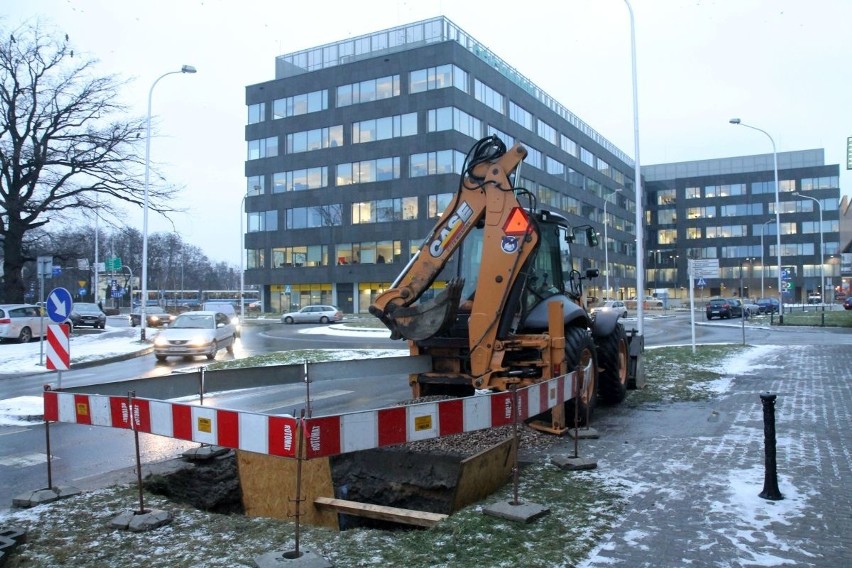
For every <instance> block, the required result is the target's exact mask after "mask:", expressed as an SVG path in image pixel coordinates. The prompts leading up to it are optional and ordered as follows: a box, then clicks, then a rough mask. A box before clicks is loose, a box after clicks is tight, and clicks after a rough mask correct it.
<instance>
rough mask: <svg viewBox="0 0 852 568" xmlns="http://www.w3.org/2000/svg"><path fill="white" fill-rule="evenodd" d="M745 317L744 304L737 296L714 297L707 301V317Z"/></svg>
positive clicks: (709, 318)
mask: <svg viewBox="0 0 852 568" xmlns="http://www.w3.org/2000/svg"><path fill="white" fill-rule="evenodd" d="M741 317H743V304H742V302H740V301H739V300H738V299H736V298H712V299H711V300H710V301H709V302H707V319H708V320H711V319H713V318H719V319H730V318H741Z"/></svg>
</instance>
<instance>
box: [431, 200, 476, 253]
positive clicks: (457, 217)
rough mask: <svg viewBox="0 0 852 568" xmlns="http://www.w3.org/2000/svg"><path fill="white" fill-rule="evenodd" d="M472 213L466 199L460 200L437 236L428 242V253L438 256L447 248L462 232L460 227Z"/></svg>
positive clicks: (462, 226)
mask: <svg viewBox="0 0 852 568" xmlns="http://www.w3.org/2000/svg"><path fill="white" fill-rule="evenodd" d="M472 215H473V209H471V207H470V205H468V204H467V202H466V201H462V203H461V205H459V208H458V209H457V210H456V212H455V213H453V215H452V217H450V220H449V221H447V224H446V225H445V226H444V228H443V229H441V232H440V233H438V236H437V237H436V238H435V240H433V241H432V242H431V243H430V244H429V253H430V254H431V255H432V256H434V257H435V258H438V257H439V256H441V255H442V254H444V252H445V251H446V250H447V247H448V246H449V245H450V244H452V243H453V242H455V241H456V240H457V239H458V238H459V236H460V235H461V233H462V229H463V228H464V226H465V225H466V224H467V222H468V221H469V220H470V218H471V216H472Z"/></svg>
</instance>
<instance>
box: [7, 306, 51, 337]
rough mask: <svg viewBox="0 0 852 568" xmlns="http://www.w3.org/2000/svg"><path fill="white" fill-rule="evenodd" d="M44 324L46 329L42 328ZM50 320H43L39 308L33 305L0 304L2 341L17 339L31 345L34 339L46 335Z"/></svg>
mask: <svg viewBox="0 0 852 568" xmlns="http://www.w3.org/2000/svg"><path fill="white" fill-rule="evenodd" d="M42 322H44V326H45V328H42ZM49 323H50V320H48V319H47V318H42V316H41V312H40V311H39V307H38V306H33V305H31V304H0V340H2V339H16V340H18V341H19V342H21V343H29V341H30V340H31V339H32V338H33V337H41V336H42V335H44V331H43V330H44V329H46V326H47V324H49Z"/></svg>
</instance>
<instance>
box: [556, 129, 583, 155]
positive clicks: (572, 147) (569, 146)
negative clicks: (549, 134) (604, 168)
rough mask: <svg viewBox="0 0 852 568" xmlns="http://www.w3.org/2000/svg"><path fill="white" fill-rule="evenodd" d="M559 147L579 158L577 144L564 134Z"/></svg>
mask: <svg viewBox="0 0 852 568" xmlns="http://www.w3.org/2000/svg"><path fill="white" fill-rule="evenodd" d="M559 147H560V148H562V149H563V150H565V151H566V152H568V153H569V154H571V155H572V156H574V157H575V158H576V157H577V148H579V146H577V143H576V142H574V141H573V140H571V139H570V138H568V137H567V136H565V135H564V134H560V135H559Z"/></svg>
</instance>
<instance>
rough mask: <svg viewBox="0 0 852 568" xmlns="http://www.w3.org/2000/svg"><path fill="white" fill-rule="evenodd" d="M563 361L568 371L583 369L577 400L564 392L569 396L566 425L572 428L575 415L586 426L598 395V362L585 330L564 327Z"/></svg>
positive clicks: (566, 408) (578, 422)
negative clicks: (581, 383)
mask: <svg viewBox="0 0 852 568" xmlns="http://www.w3.org/2000/svg"><path fill="white" fill-rule="evenodd" d="M565 362H566V364H567V366H568V372H569V373H570V372H572V371H576V370H577V367H578V366H579V367H580V368H581V369H582V370H583V385H582V387H581V389H580V393H579V397H578V399H579V400H578V401H575V400H574V393H570V394H567V393H566V396H568V397H569V400H568V402H566V403H565V418H566V420H567V423H566V425H567V426H568V427H569V428H572V427H573V426H574V418H575V415H576V419H577V424H579V425H581V426H587V425H588V424H587V422H588V420H591V417H592V412H593V411H594V408H595V401H596V399H597V397H598V393H597V387H598V364H597V356H596V353H595V343H594V341H593V340H592V335H591V334H590V333H589V332H588V331H587V330H585V329H582V328H578V327H569V328H566V329H565ZM587 418H588V420H587Z"/></svg>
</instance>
